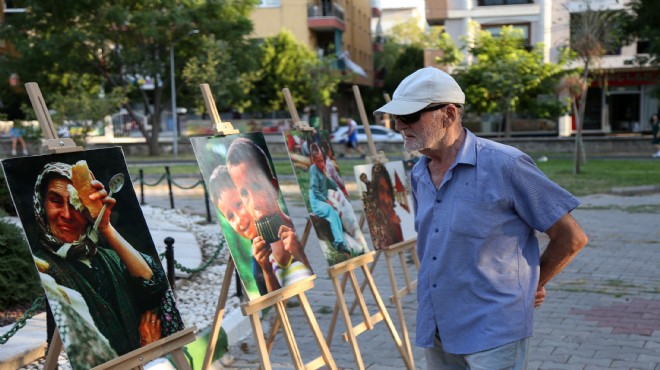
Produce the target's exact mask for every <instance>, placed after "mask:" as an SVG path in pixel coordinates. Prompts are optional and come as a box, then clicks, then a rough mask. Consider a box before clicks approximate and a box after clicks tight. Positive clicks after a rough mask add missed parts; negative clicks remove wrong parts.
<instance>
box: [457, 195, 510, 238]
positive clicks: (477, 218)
mask: <svg viewBox="0 0 660 370" xmlns="http://www.w3.org/2000/svg"><path fill="white" fill-rule="evenodd" d="M498 223H499V221H498V217H497V202H493V201H479V200H473V199H465V198H460V197H456V198H454V205H453V208H452V213H451V222H450V225H449V227H450V229H451V231H452V233H455V234H456V235H460V236H464V237H472V238H481V239H484V238H487V237H488V235H490V234H491V233H492V230H493V227H494V225H497V224H498Z"/></svg>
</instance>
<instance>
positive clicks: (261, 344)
mask: <svg viewBox="0 0 660 370" xmlns="http://www.w3.org/2000/svg"><path fill="white" fill-rule="evenodd" d="M250 324H252V332H253V333H254V338H255V340H256V341H257V351H258V352H259V361H261V369H263V370H272V367H271V366H270V357H269V356H268V351H267V350H266V342H265V341H264V331H263V329H262V327H261V321H260V320H259V312H255V313H253V314H251V315H250Z"/></svg>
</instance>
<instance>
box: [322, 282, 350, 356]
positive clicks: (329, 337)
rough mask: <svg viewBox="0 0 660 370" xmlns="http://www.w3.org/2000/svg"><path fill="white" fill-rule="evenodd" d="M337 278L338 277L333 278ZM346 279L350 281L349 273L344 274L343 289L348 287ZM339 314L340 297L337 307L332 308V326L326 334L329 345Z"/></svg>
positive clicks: (329, 344) (336, 303) (336, 302)
mask: <svg viewBox="0 0 660 370" xmlns="http://www.w3.org/2000/svg"><path fill="white" fill-rule="evenodd" d="M334 280H337V279H336V278H335V279H333V282H334ZM346 281H348V275H346V274H344V277H343V278H342V280H341V290H342V292H343V291H344V289H345V287H346ZM338 315H339V298H337V300H336V301H335V308H334V309H333V310H332V319H330V326H329V327H328V334H327V336H326V341H327V342H328V347H330V346H331V345H332V337H333V335H334V334H335V325H336V324H337V317H338Z"/></svg>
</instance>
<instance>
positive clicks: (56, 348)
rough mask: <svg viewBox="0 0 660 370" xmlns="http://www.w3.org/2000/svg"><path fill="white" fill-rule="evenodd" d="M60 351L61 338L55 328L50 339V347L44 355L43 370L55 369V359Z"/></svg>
mask: <svg viewBox="0 0 660 370" xmlns="http://www.w3.org/2000/svg"><path fill="white" fill-rule="evenodd" d="M60 352H62V338H61V337H60V332H59V331H58V330H57V328H55V332H54V333H53V338H52V339H51V340H50V347H49V348H48V354H47V355H46V363H45V364H44V369H45V370H57V359H58V357H60Z"/></svg>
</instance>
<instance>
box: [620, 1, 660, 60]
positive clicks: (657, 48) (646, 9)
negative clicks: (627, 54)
mask: <svg viewBox="0 0 660 370" xmlns="http://www.w3.org/2000/svg"><path fill="white" fill-rule="evenodd" d="M627 10H628V11H626V12H621V13H619V16H620V21H621V25H622V28H623V31H624V32H623V35H624V36H626V38H625V40H624V41H626V42H628V43H629V42H632V41H635V40H639V41H644V42H645V43H646V44H647V45H648V50H647V52H648V54H649V57H648V58H642V57H641V56H638V59H637V62H638V63H640V64H642V65H643V64H651V65H657V64H658V63H660V28H658V14H660V2H658V1H655V0H631V1H630V3H629V4H628V5H627Z"/></svg>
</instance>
